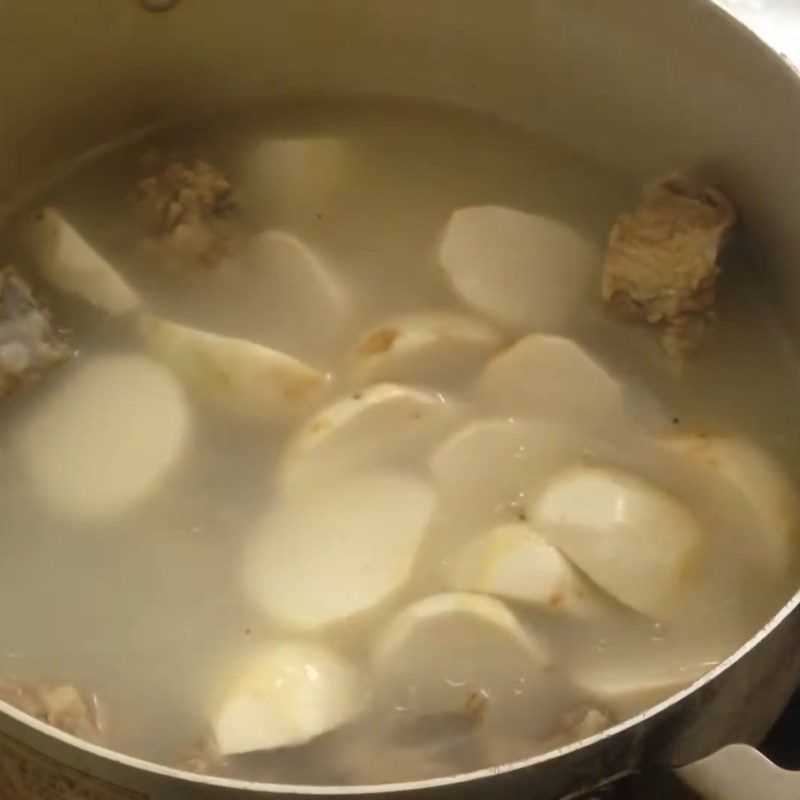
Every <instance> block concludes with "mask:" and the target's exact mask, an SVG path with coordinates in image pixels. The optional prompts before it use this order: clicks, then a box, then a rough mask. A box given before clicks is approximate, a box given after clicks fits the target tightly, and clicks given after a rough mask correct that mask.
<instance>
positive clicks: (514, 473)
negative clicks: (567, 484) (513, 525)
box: [430, 417, 581, 533]
mask: <svg viewBox="0 0 800 800" xmlns="http://www.w3.org/2000/svg"><path fill="white" fill-rule="evenodd" d="M580 453H581V446H580V440H579V439H578V437H576V436H575V435H574V434H573V432H572V431H570V430H569V429H568V428H567V427H566V426H563V425H561V424H559V423H556V422H551V421H549V420H529V421H516V420H510V419H507V418H494V417H490V418H487V419H479V420H475V421H474V422H470V423H468V424H467V425H465V426H464V427H463V428H461V429H459V430H457V431H456V432H455V433H453V434H452V435H451V436H450V437H448V438H447V439H446V440H445V441H444V442H443V443H442V444H441V445H439V447H437V448H436V449H435V450H434V452H433V454H432V456H431V459H430V470H431V474H432V476H433V481H434V485H435V487H436V490H437V493H438V495H439V498H440V501H441V504H442V508H443V509H444V510H445V511H446V513H447V514H448V515H449V516H450V518H451V523H452V525H453V527H454V528H457V529H458V530H459V531H463V532H466V533H475V532H478V531H481V530H484V529H486V528H488V527H491V526H492V525H493V524H495V523H496V522H497V521H509V520H510V519H511V518H513V517H514V516H515V513H513V512H514V507H516V506H518V505H519V503H520V501H521V499H522V496H523V494H524V493H525V492H526V491H527V490H528V489H529V488H530V487H531V486H532V485H533V484H534V483H536V482H538V481H543V480H544V479H546V478H548V477H550V476H551V475H552V474H553V473H554V472H556V471H557V470H559V469H563V468H564V467H566V466H567V465H569V464H570V463H573V462H574V460H575V459H576V458H578V457H579V455H580ZM517 510H518V509H517ZM498 513H500V514H501V516H500V518H499V519H498V517H497V514H498ZM502 513H505V514H506V518H505V519H504V518H503V516H502Z"/></svg>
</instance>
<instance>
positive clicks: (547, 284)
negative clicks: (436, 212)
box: [439, 206, 600, 331]
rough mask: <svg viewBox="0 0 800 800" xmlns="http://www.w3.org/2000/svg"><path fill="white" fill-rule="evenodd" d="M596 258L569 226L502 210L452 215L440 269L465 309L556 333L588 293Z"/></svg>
mask: <svg viewBox="0 0 800 800" xmlns="http://www.w3.org/2000/svg"><path fill="white" fill-rule="evenodd" d="M599 260H600V255H599V253H598V252H596V249H595V247H594V245H593V244H592V243H591V242H590V241H589V240H588V239H586V238H585V237H584V235H583V234H582V233H581V232H580V231H579V230H577V229H575V228H574V227H572V226H571V225H568V224H566V223H564V222H560V221H558V220H554V219H549V218H547V217H543V216H540V215H538V214H525V213H523V212H521V211H516V210H514V209H511V208H503V207H501V206H477V207H473V208H462V209H460V210H458V211H456V212H455V213H454V214H453V215H452V216H451V217H450V221H449V222H448V223H447V227H446V228H445V231H444V234H443V237H442V242H441V246H440V250H439V261H440V263H441V265H442V267H443V269H444V272H445V274H446V276H447V278H448V279H449V281H450V283H451V284H452V286H453V289H454V290H455V292H456V294H458V295H459V296H460V297H461V298H462V300H464V302H465V303H467V305H469V306H470V307H472V308H473V309H475V310H476V311H478V312H479V313H481V314H485V315H486V316H488V317H490V318H491V319H492V320H494V321H495V322H499V323H502V324H505V325H509V326H511V327H513V328H521V329H525V330H531V329H535V330H548V331H553V330H561V329H563V328H564V327H565V326H566V325H568V324H569V322H570V321H571V320H572V318H573V316H574V314H575V312H576V310H577V308H578V306H579V305H580V302H581V299H582V298H583V297H584V295H586V294H587V293H588V289H589V286H590V285H591V281H592V276H593V275H594V273H595V270H596V268H597V266H598V263H599Z"/></svg>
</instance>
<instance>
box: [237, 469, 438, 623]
mask: <svg viewBox="0 0 800 800" xmlns="http://www.w3.org/2000/svg"><path fill="white" fill-rule="evenodd" d="M433 506H434V496H433V492H432V491H431V489H430V488H429V487H428V486H427V485H426V484H425V483H423V482H421V481H419V480H416V479H415V478H411V477H408V476H405V475H402V474H395V473H374V472H373V473H371V474H370V475H369V476H365V477H360V476H356V477H350V478H347V479H344V480H340V481H334V482H332V483H330V484H329V485H328V486H326V487H325V488H322V489H318V490H315V491H308V492H305V493H303V494H301V495H299V496H298V497H297V498H294V499H292V500H289V501H287V502H285V503H283V504H282V505H281V506H279V507H278V508H277V510H275V511H273V512H272V513H270V514H268V515H267V516H266V518H265V519H264V520H262V521H261V523H260V524H259V525H258V527H257V529H256V530H255V532H254V533H253V536H252V540H251V542H250V545H249V546H248V547H247V548H246V550H245V554H244V560H243V578H244V587H245V591H246V593H247V594H248V595H249V597H250V599H251V600H252V601H253V603H254V604H255V606H256V607H257V608H259V609H260V610H261V611H262V612H263V613H264V615H265V616H266V617H268V618H269V619H271V620H274V621H275V622H278V623H280V624H282V625H285V626H286V627H290V628H293V629H296V630H306V631H313V630H319V629H323V628H326V627H327V626H330V625H333V624H335V623H340V622H343V621H345V620H348V619H351V618H353V617H357V616H358V615H361V614H364V613H366V612H369V611H371V610H372V609H375V608H377V607H379V606H380V605H381V604H382V603H384V602H385V601H386V600H388V599H389V598H390V597H391V596H392V595H394V594H395V593H396V592H397V591H398V590H399V589H401V588H402V587H403V586H404V585H405V583H406V582H407V581H408V580H409V578H410V576H411V570H412V568H413V565H414V561H415V558H416V555H417V551H418V549H419V547H420V545H421V543H422V541H423V537H424V535H425V532H426V530H427V527H428V523H429V520H430V518H431V514H432V512H433Z"/></svg>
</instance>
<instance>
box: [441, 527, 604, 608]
mask: <svg viewBox="0 0 800 800" xmlns="http://www.w3.org/2000/svg"><path fill="white" fill-rule="evenodd" d="M447 580H448V585H449V586H450V587H451V588H452V589H454V590H458V591H464V592H479V593H483V594H491V595H494V596H497V597H501V598H503V599H506V600H513V601H515V602H518V603H521V604H524V605H529V606H533V607H535V608H541V609H544V610H547V611H551V612H560V613H565V614H569V615H574V616H578V617H586V616H591V615H592V614H593V613H596V612H597V611H598V610H599V603H598V602H597V598H596V596H595V594H594V591H593V590H592V588H591V587H590V585H589V584H588V582H587V581H586V580H585V578H583V577H582V576H581V575H580V574H579V573H578V571H577V570H576V569H575V567H573V566H572V564H571V563H570V562H569V561H568V560H567V559H566V558H565V557H564V556H563V555H562V554H561V553H560V552H559V551H558V550H557V549H556V548H555V547H553V546H552V545H550V544H548V542H547V541H545V540H544V539H543V538H542V537H541V536H539V535H538V534H537V533H536V532H535V531H534V530H533V528H532V527H531V526H530V525H528V524H527V523H525V522H509V523H505V524H502V525H497V526H495V527H493V528H491V529H489V530H486V531H484V532H482V533H480V534H478V535H477V536H475V537H473V538H472V539H471V540H470V541H468V542H467V543H466V544H465V545H464V546H463V547H462V548H461V549H460V550H459V551H458V552H457V553H456V554H455V555H454V556H453V558H452V559H451V560H450V563H449V569H448V573H447Z"/></svg>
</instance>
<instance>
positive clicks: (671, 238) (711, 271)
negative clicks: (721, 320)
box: [602, 177, 736, 355]
mask: <svg viewBox="0 0 800 800" xmlns="http://www.w3.org/2000/svg"><path fill="white" fill-rule="evenodd" d="M735 219H736V211H735V209H734V207H733V205H732V203H731V202H730V200H728V198H727V197H726V196H725V195H724V194H722V192H720V191H718V190H716V189H712V188H709V187H705V186H700V185H698V184H696V183H693V182H692V181H690V180H688V179H685V178H679V177H670V178H666V179H664V180H662V181H659V182H658V183H656V184H654V185H653V186H652V187H650V188H649V189H647V191H646V192H645V194H644V198H643V200H642V203H641V205H640V206H639V207H638V208H637V209H636V210H635V211H632V212H629V213H626V214H623V215H622V216H621V217H620V218H619V219H618V220H617V222H616V224H615V225H614V227H613V228H612V230H611V235H610V237H609V243H608V250H607V252H606V258H605V264H604V271H603V286H602V293H603V299H604V300H605V301H606V302H607V303H609V304H610V305H611V307H612V308H613V309H614V310H616V311H617V312H618V313H620V314H621V315H623V316H625V317H626V318H628V319H631V320H636V321H641V322H648V323H650V324H652V325H658V326H661V327H662V328H664V337H663V343H664V347H665V349H666V350H667V352H668V353H669V354H670V355H681V354H683V353H685V352H687V351H689V350H692V349H693V348H695V347H696V346H697V345H699V343H700V341H701V339H702V338H703V334H704V331H705V329H706V327H707V325H708V323H709V322H710V320H711V319H713V314H714V298H715V284H716V281H717V278H718V276H719V273H720V268H719V265H718V263H717V258H718V256H719V253H720V250H721V248H722V246H723V244H724V241H725V237H726V234H727V233H728V231H729V230H730V228H731V226H732V225H733V223H734V221H735Z"/></svg>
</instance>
